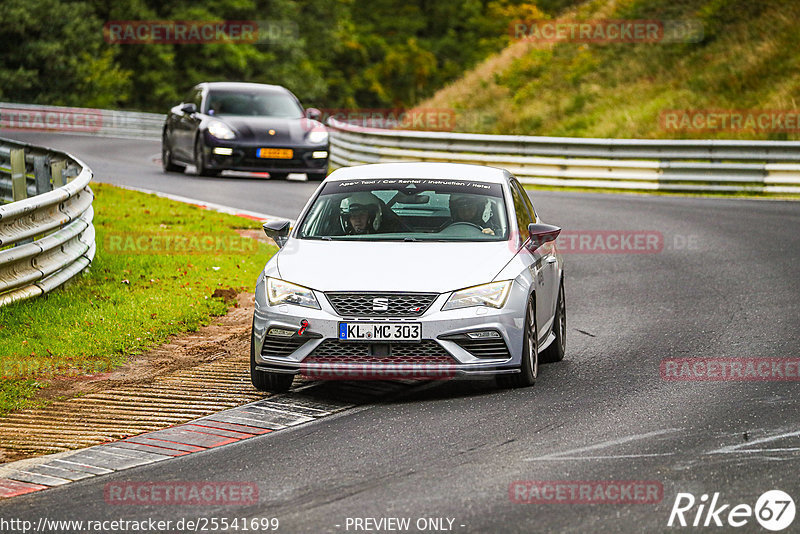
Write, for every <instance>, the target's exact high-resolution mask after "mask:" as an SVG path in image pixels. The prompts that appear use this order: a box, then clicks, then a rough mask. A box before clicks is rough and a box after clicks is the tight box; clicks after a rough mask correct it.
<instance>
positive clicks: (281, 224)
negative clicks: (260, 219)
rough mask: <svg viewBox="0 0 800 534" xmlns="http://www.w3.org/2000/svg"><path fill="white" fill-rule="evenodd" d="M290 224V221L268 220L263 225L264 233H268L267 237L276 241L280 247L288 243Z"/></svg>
mask: <svg viewBox="0 0 800 534" xmlns="http://www.w3.org/2000/svg"><path fill="white" fill-rule="evenodd" d="M290 224H291V223H289V221H282V220H278V221H267V222H265V223H264V225H263V228H264V233H265V234H267V237H269V238H270V239H272V240H273V241H275V244H277V245H278V248H280V247H282V246H283V245H285V244H286V241H287V239H288V238H287V236H288V235H289V226H290Z"/></svg>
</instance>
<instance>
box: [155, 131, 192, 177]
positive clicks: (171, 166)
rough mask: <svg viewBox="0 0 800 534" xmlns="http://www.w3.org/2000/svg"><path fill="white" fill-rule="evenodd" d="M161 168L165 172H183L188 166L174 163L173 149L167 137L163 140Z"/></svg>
mask: <svg viewBox="0 0 800 534" xmlns="http://www.w3.org/2000/svg"><path fill="white" fill-rule="evenodd" d="M161 168H162V169H164V172H183V171H185V170H186V165H179V164H177V163H175V162H174V161H172V147H171V146H170V145H169V142H168V141H167V136H166V135H165V136H163V137H162V138H161Z"/></svg>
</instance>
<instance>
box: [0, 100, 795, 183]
mask: <svg viewBox="0 0 800 534" xmlns="http://www.w3.org/2000/svg"><path fill="white" fill-rule="evenodd" d="M163 124H164V115H160V114H157V113H138V112H129V111H109V110H101V109H85V108H64V107H56V106H34V105H29V104H12V103H3V102H0V128H2V129H12V130H14V129H16V130H53V131H61V132H64V133H80V134H88V135H101V136H108V137H123V138H136V139H151V140H158V139H160V138H161V130H162V127H163ZM328 126H329V128H330V130H331V163H332V164H333V165H334V166H336V165H338V166H346V165H360V164H364V163H379V162H395V161H447V162H459V163H475V164H479V165H491V166H495V167H502V168H505V169H508V170H509V171H511V172H512V173H514V174H515V175H516V176H517V177H518V178H519V179H520V181H521V182H523V183H527V184H534V185H543V186H555V187H581V188H601V189H609V188H610V189H627V190H639V191H658V190H661V191H684V192H709V193H731V192H745V193H764V194H797V193H800V142H796V141H726V140H656V139H590V138H572V137H535V136H522V135H485V134H465V133H452V132H425V131H408V130H381V129H377V128H363V127H359V126H354V125H351V124H347V123H343V122H340V121H337V120H335V119H330V120H329V121H328ZM29 187H30V186H29ZM2 188H3V186H2V182H0V196H2V195H4V194H6V193H7V192H5V191H4V190H3V189H2ZM31 191H33V189H31Z"/></svg>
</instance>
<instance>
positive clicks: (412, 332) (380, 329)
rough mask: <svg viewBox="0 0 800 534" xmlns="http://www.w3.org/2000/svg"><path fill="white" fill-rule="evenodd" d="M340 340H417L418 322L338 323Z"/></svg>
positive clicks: (420, 331) (418, 335)
mask: <svg viewBox="0 0 800 534" xmlns="http://www.w3.org/2000/svg"><path fill="white" fill-rule="evenodd" d="M339 339H340V340H342V341H419V340H421V339H422V326H421V325H420V324H419V323H339Z"/></svg>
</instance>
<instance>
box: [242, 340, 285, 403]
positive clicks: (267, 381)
mask: <svg viewBox="0 0 800 534" xmlns="http://www.w3.org/2000/svg"><path fill="white" fill-rule="evenodd" d="M293 381H294V375H291V374H284V373H269V372H267V371H259V370H258V369H256V343H255V336H254V335H253V334H252V333H251V334H250V382H252V383H253V387H254V388H256V389H257V390H259V391H269V392H272V393H284V392H286V391H289V388H290V387H292V382H293Z"/></svg>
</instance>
